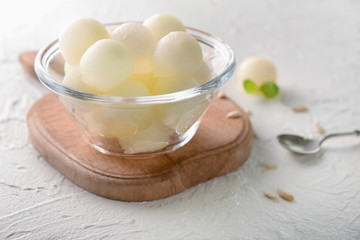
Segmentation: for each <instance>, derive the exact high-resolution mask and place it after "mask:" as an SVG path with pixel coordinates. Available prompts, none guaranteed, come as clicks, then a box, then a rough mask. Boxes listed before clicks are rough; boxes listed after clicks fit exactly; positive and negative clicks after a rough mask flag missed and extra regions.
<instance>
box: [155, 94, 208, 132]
mask: <svg viewBox="0 0 360 240" xmlns="http://www.w3.org/2000/svg"><path fill="white" fill-rule="evenodd" d="M209 103H210V100H209V99H207V98H206V97H205V96H199V97H196V98H193V99H188V100H184V101H182V102H176V103H168V104H163V105H159V106H157V107H156V109H155V111H156V116H157V117H158V118H159V119H160V120H161V122H162V123H163V124H164V125H166V126H168V127H170V128H171V129H174V130H175V131H176V132H177V133H179V134H183V133H185V132H186V131H187V130H189V129H190V128H191V127H192V126H193V125H194V124H195V123H196V122H197V121H198V120H199V119H200V117H201V115H202V114H203V113H204V111H205V110H206V108H207V107H208V105H209Z"/></svg>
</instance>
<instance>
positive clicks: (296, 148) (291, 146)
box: [277, 134, 320, 154]
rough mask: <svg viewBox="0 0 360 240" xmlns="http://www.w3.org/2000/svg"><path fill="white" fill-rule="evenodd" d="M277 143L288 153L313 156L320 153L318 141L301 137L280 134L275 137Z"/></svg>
mask: <svg viewBox="0 0 360 240" xmlns="http://www.w3.org/2000/svg"><path fill="white" fill-rule="evenodd" d="M277 139H278V141H279V143H280V144H281V145H282V146H283V147H284V148H286V149H287V150H289V151H292V152H295V153H300V154H313V153H316V152H318V151H320V141H319V140H316V139H309V138H305V137H302V136H297V135H291V134H282V135H279V136H278V137H277Z"/></svg>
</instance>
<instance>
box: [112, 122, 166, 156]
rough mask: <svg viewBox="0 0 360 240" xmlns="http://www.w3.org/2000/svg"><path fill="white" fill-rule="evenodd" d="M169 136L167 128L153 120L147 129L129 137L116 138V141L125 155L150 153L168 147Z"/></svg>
mask: <svg viewBox="0 0 360 240" xmlns="http://www.w3.org/2000/svg"><path fill="white" fill-rule="evenodd" d="M169 135H170V130H169V128H167V127H165V126H164V125H163V124H161V122H160V121H158V120H154V121H153V122H152V124H151V125H150V126H149V127H148V128H146V129H144V130H141V131H139V132H137V133H136V134H135V135H133V136H131V137H125V138H118V141H119V143H120V145H121V147H122V148H123V149H124V153H126V154H132V153H140V152H151V151H156V150H160V149H162V148H164V147H166V146H167V145H169V142H170V138H169Z"/></svg>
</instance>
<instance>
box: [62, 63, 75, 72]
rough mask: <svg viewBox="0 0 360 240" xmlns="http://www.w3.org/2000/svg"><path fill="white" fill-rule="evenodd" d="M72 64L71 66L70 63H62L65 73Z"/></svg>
mask: <svg viewBox="0 0 360 240" xmlns="http://www.w3.org/2000/svg"><path fill="white" fill-rule="evenodd" d="M73 67H74V66H72V65H71V64H70V63H68V62H65V63H64V73H65V74H66V73H67V72H68V71H70V69H71V68H73Z"/></svg>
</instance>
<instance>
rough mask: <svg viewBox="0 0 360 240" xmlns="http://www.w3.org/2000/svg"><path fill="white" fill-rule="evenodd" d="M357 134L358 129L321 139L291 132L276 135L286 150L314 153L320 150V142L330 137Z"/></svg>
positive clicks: (358, 133)
mask: <svg viewBox="0 0 360 240" xmlns="http://www.w3.org/2000/svg"><path fill="white" fill-rule="evenodd" d="M351 135H355V136H359V135H360V130H355V131H352V132H343V133H333V134H328V135H326V136H324V137H323V138H321V139H310V138H306V137H302V136H298V135H293V134H281V135H279V136H277V139H278V141H279V143H280V144H281V145H282V146H283V147H284V148H286V149H287V150H289V151H291V152H294V153H299V154H314V153H317V152H318V151H320V147H321V144H322V143H323V142H324V141H325V140H326V139H329V138H331V137H338V136H351Z"/></svg>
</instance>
